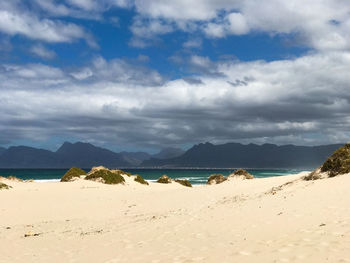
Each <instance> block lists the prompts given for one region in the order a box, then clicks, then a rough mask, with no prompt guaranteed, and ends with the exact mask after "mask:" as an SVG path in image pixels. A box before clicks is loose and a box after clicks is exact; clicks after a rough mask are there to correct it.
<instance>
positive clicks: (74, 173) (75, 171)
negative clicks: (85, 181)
mask: <svg viewBox="0 0 350 263" xmlns="http://www.w3.org/2000/svg"><path fill="white" fill-rule="evenodd" d="M81 175H86V172H85V171H84V170H82V169H80V168H76V167H73V168H70V169H69V170H68V172H66V173H65V175H63V177H62V178H61V182H70V181H72V180H73V179H74V178H75V177H80V176H81Z"/></svg>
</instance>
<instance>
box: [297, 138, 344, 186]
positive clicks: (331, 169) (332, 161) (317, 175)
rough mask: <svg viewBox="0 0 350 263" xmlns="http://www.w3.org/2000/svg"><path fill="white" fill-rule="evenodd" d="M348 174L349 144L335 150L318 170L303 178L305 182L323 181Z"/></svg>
mask: <svg viewBox="0 0 350 263" xmlns="http://www.w3.org/2000/svg"><path fill="white" fill-rule="evenodd" d="M347 173H350V143H347V144H345V145H344V146H343V147H341V148H339V149H338V150H336V151H335V152H334V153H333V154H332V155H331V156H330V157H329V158H328V159H327V160H326V161H325V162H324V163H323V165H322V166H321V167H320V168H317V169H316V170H314V171H313V172H311V173H310V174H309V175H307V176H304V178H303V179H304V180H305V181H312V180H318V179H324V178H327V177H334V176H337V175H341V174H347Z"/></svg>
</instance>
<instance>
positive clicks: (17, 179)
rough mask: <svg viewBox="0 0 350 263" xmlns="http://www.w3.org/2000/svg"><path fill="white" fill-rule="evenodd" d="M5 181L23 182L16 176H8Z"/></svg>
mask: <svg viewBox="0 0 350 263" xmlns="http://www.w3.org/2000/svg"><path fill="white" fill-rule="evenodd" d="M7 180H10V181H14V182H23V180H22V179H20V178H18V177H16V176H9V177H7Z"/></svg>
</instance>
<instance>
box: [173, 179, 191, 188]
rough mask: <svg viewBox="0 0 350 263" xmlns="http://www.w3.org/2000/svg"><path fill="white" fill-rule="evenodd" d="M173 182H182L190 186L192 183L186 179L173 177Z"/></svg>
mask: <svg viewBox="0 0 350 263" xmlns="http://www.w3.org/2000/svg"><path fill="white" fill-rule="evenodd" d="M175 182H177V183H179V184H182V185H183V186H187V187H192V184H191V183H190V181H188V180H186V179H175Z"/></svg>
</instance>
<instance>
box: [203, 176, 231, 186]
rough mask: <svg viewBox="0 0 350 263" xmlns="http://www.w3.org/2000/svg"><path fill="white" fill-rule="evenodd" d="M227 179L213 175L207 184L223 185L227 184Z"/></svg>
mask: <svg viewBox="0 0 350 263" xmlns="http://www.w3.org/2000/svg"><path fill="white" fill-rule="evenodd" d="M226 180H227V178H225V176H223V175H222V174H212V175H211V176H210V177H209V178H208V181H207V184H221V183H222V182H225V181H226Z"/></svg>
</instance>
